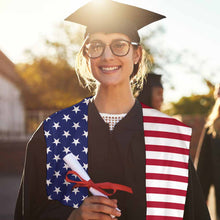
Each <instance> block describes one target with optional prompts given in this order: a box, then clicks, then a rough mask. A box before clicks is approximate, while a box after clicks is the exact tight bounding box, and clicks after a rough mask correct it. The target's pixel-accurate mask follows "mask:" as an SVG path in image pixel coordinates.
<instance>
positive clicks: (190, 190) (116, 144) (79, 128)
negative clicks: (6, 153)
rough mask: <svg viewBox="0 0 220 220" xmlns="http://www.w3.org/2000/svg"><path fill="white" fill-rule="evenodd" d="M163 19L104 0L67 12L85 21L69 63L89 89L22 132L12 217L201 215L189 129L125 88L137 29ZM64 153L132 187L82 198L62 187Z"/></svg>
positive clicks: (136, 50)
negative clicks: (23, 148) (25, 137)
mask: <svg viewBox="0 0 220 220" xmlns="http://www.w3.org/2000/svg"><path fill="white" fill-rule="evenodd" d="M163 17H164V16H161V15H159V14H156V13H153V12H150V11H147V10H144V9H140V8H136V7H133V6H128V5H125V4H122V3H117V2H114V1H110V0H106V1H101V2H99V4H98V3H95V2H90V3H88V4H86V5H85V6H83V7H82V8H80V9H79V10H77V11H76V12H74V13H73V14H72V15H70V16H69V17H68V18H67V20H70V21H73V22H76V23H80V24H82V25H86V26H87V31H86V35H85V42H84V43H83V46H82V49H81V50H80V52H79V55H78V58H77V62H76V63H77V64H78V66H77V67H76V69H77V71H78V72H79V74H80V75H79V78H81V80H83V82H84V83H85V84H86V85H87V86H90V87H93V88H94V87H95V88H96V94H95V96H94V97H93V98H88V99H84V100H82V101H81V102H80V103H77V104H76V105H74V106H71V107H69V108H67V109H64V110H61V111H59V112H57V113H55V114H53V115H52V116H50V117H49V118H47V119H46V120H45V121H44V122H43V124H42V125H41V126H40V128H39V129H38V130H37V132H36V133H35V134H34V136H33V137H32V139H31V141H30V142H29V144H28V148H27V154H26V162H25V169H24V175H23V178H22V184H21V189H20V192H19V197H18V201H17V206H16V212H15V219H16V220H17V219H32V220H34V219H68V220H77V219H112V216H115V217H116V218H118V219H127V220H128V219H146V218H147V219H148V220H153V219H154V220H155V219H164V220H165V219H178V220H179V219H209V214H208V211H207V207H206V205H205V202H204V200H203V199H202V197H201V193H200V192H201V191H200V188H199V187H198V182H197V181H198V180H197V178H196V176H195V171H194V168H193V165H192V162H191V160H189V148H188V147H189V140H190V134H191V129H190V128H188V127H187V126H185V125H183V124H182V123H181V122H178V121H176V120H175V119H172V118H170V117H169V116H167V115H164V114H162V113H160V112H159V111H156V110H154V109H151V108H148V107H147V106H145V105H141V104H140V103H139V102H138V101H137V100H135V98H134V97H133V95H132V89H131V87H132V86H133V85H136V84H137V82H140V81H142V79H143V77H144V75H142V74H141V72H140V71H139V69H140V67H141V66H142V65H143V61H142V59H141V58H142V49H141V46H140V45H139V42H140V38H139V35H138V33H137V30H138V29H140V28H141V27H143V26H145V25H147V24H149V23H152V22H154V21H156V20H159V19H161V18H163ZM82 70H83V71H82ZM86 70H87V71H86ZM144 72H146V71H144ZM131 83H132V85H131ZM165 146H166V147H165ZM69 152H72V153H73V155H74V157H75V159H77V160H78V161H79V163H80V164H81V165H82V166H83V168H84V169H85V170H86V171H87V172H88V174H89V176H90V177H91V179H92V181H93V182H95V183H101V184H102V182H111V183H114V184H120V185H123V186H126V187H130V188H131V189H132V191H133V193H132V194H130V193H128V192H126V191H117V192H116V193H115V194H114V195H113V196H111V197H110V198H105V197H102V196H91V195H90V194H88V189H87V188H86V187H75V188H73V189H72V187H73V186H74V184H72V183H71V181H69V180H68V179H66V175H67V172H68V170H70V169H69V168H68V166H67V164H65V163H64V161H63V157H64V156H65V155H66V154H67V153H69ZM72 179H73V180H78V178H77V177H76V176H72ZM86 184H88V182H87V183H86ZM186 194H187V195H186ZM117 208H118V209H117ZM120 210H121V211H120Z"/></svg>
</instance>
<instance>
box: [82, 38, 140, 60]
mask: <svg viewBox="0 0 220 220" xmlns="http://www.w3.org/2000/svg"><path fill="white" fill-rule="evenodd" d="M130 45H133V46H138V43H136V42H130V41H126V40H113V41H112V42H111V44H109V45H108V46H109V47H110V49H111V52H112V53H113V54H114V55H115V56H119V57H123V56H126V55H127V54H128V52H129V50H130ZM106 46H107V44H105V43H103V42H102V41H100V40H95V41H91V42H89V43H87V44H86V45H85V52H86V53H87V55H88V57H89V58H92V59H94V58H98V57H100V56H102V54H103V53H104V51H105V48H106Z"/></svg>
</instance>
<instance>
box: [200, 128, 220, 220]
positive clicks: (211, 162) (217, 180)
mask: <svg viewBox="0 0 220 220" xmlns="http://www.w3.org/2000/svg"><path fill="white" fill-rule="evenodd" d="M197 173H198V176H199V179H200V182H201V185H202V189H203V193H204V196H205V199H206V200H207V198H208V194H209V189H210V186H211V185H214V187H215V198H216V214H217V219H218V220H219V219H220V138H219V137H216V138H213V137H212V135H211V134H208V128H207V129H206V130H205V134H204V137H203V141H202V145H201V149H200V155H199V161H198V166H197Z"/></svg>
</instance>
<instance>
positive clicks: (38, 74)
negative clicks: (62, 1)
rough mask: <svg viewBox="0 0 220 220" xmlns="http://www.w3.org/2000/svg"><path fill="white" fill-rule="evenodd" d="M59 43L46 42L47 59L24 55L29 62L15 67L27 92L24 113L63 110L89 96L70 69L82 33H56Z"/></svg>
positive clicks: (72, 68)
mask: <svg viewBox="0 0 220 220" xmlns="http://www.w3.org/2000/svg"><path fill="white" fill-rule="evenodd" d="M60 32H61V34H62V36H61V34H57V35H56V36H59V37H58V38H60V40H55V41H52V40H48V39H46V40H45V42H44V43H45V48H46V49H47V53H46V55H44V54H43V55H36V54H34V53H33V52H32V51H30V50H29V51H26V53H27V55H28V56H29V57H31V62H29V63H25V64H17V66H16V69H17V72H18V73H19V75H20V76H21V77H22V78H23V80H24V82H25V83H26V85H27V87H28V88H29V92H28V93H27V92H26V93H25V97H24V99H25V103H26V107H27V109H62V108H65V107H68V106H70V105H72V104H74V103H76V102H78V101H79V100H81V99H82V98H84V97H86V96H89V95H91V94H90V92H89V91H88V90H87V89H84V88H82V87H81V86H80V85H79V82H78V78H77V76H76V73H75V70H74V67H73V59H74V58H73V57H75V55H76V52H77V51H78V49H79V45H80V44H81V41H82V39H83V37H82V30H81V29H80V30H77V31H76V30H71V29H69V28H67V27H65V26H60V27H59V28H58V29H57V33H60Z"/></svg>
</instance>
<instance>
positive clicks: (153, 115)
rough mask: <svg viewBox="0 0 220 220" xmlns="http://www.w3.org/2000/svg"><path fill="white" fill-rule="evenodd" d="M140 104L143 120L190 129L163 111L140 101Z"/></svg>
mask: <svg viewBox="0 0 220 220" xmlns="http://www.w3.org/2000/svg"><path fill="white" fill-rule="evenodd" d="M141 105H142V111H143V117H144V122H151V123H159V124H167V125H173V126H181V127H184V128H185V129H186V130H188V131H189V132H191V131H192V129H191V128H190V127H189V126H187V125H185V124H184V123H183V122H181V121H179V120H177V119H175V118H173V117H171V116H169V115H167V114H165V113H162V112H160V111H158V110H156V109H153V108H151V107H149V106H146V105H144V104H143V103H141Z"/></svg>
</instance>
